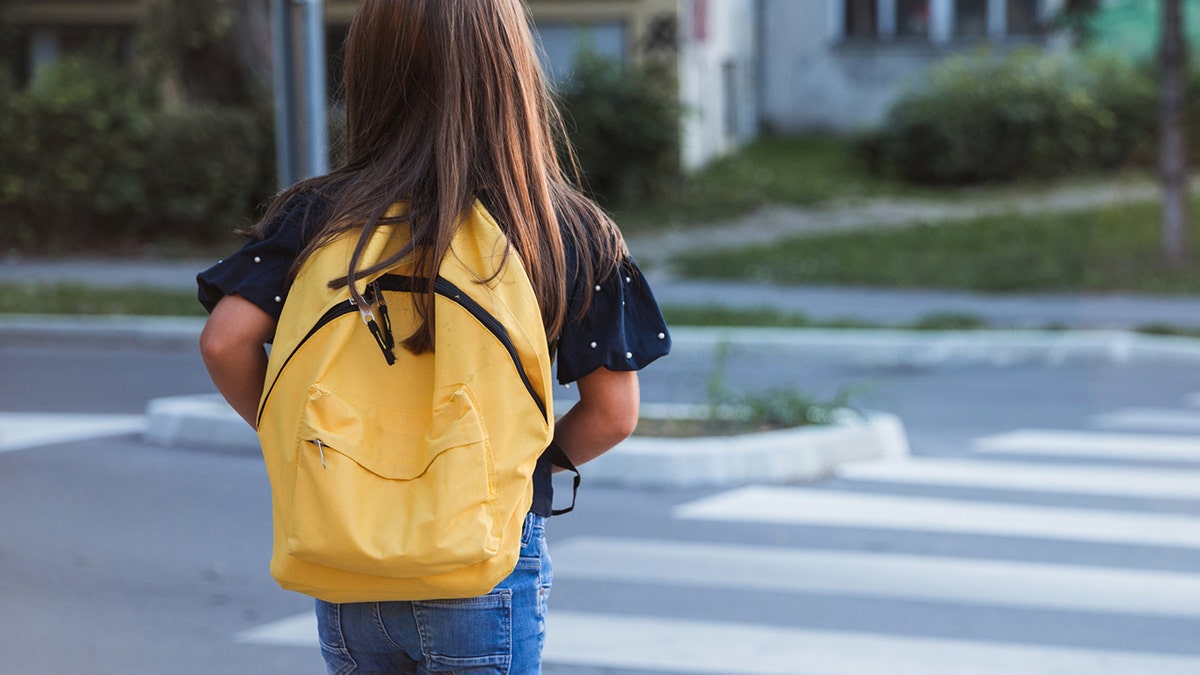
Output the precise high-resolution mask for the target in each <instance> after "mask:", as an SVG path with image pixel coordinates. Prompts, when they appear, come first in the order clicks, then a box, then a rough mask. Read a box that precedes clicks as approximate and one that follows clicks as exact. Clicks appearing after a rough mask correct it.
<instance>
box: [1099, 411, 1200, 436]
mask: <svg viewBox="0 0 1200 675" xmlns="http://www.w3.org/2000/svg"><path fill="white" fill-rule="evenodd" d="M1091 423H1092V425H1093V426H1096V427H1099V428H1101V429H1141V430H1145V431H1150V430H1153V431H1165V432H1180V433H1195V432H1197V431H1200V411H1197V410H1174V409H1161V408H1125V409H1124V410H1114V411H1112V412H1107V413H1103V414H1100V415H1096V416H1095V417H1093V418H1092V419H1091Z"/></svg>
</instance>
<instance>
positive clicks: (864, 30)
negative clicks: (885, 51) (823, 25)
mask: <svg viewBox="0 0 1200 675" xmlns="http://www.w3.org/2000/svg"><path fill="white" fill-rule="evenodd" d="M878 11H879V3H878V2H877V1H876V0H846V37H848V38H872V37H875V36H876V35H878V34H879V15H878Z"/></svg>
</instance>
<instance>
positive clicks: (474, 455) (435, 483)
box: [287, 385, 504, 578]
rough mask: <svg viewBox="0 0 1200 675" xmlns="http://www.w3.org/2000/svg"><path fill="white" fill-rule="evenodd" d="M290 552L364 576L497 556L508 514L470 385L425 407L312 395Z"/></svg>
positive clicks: (425, 572) (443, 568) (411, 573)
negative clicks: (501, 506) (501, 511)
mask: <svg viewBox="0 0 1200 675" xmlns="http://www.w3.org/2000/svg"><path fill="white" fill-rule="evenodd" d="M297 445H298V447H297V455H296V473H295V487H294V490H293V492H292V504H291V512H290V517H289V519H288V520H289V526H288V530H287V552H288V553H289V554H290V555H292V556H294V557H296V558H299V559H301V560H305V561H308V562H312V563H316V564H319V565H324V566H326V567H333V568H337V569H342V570H346V571H349V572H357V573H360V574H370V575H375V576H382V577H394V578H409V577H424V576H432V575H437V574H443V573H446V572H450V571H453V570H456V569H459V568H461V567H466V566H468V565H473V564H476V563H479V562H482V561H484V560H487V559H489V558H491V557H492V556H494V555H495V554H496V553H497V552H498V551H499V549H500V537H501V529H502V527H503V524H504V523H503V522H502V518H501V517H500V516H499V515H498V514H497V513H496V495H495V469H494V465H493V459H492V452H491V447H490V445H489V443H488V438H487V432H486V429H484V427H483V424H482V422H481V420H480V416H479V414H478V412H477V410H476V405H475V401H474V397H473V396H472V395H471V392H470V389H469V388H468V387H467V386H466V385H456V386H453V387H448V388H445V389H442V390H440V391H438V392H435V393H434V397H433V404H432V405H431V406H430V407H429V408H427V409H425V410H423V411H422V410H399V409H391V408H384V407H381V406H374V405H369V404H364V403H362V402H357V401H353V402H352V401H350V400H348V399H346V398H344V397H342V396H339V395H338V394H336V393H333V392H330V391H328V390H326V389H324V388H322V387H320V386H314V387H313V388H312V389H311V390H310V391H309V397H308V404H307V407H306V408H305V414H304V418H303V419H302V421H301V426H300V434H299V438H298V443H297Z"/></svg>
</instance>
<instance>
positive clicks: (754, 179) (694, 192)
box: [613, 136, 1153, 234]
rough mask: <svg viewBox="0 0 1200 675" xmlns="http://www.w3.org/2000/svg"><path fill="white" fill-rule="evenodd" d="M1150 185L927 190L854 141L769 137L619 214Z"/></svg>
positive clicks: (662, 219) (673, 216)
mask: <svg viewBox="0 0 1200 675" xmlns="http://www.w3.org/2000/svg"><path fill="white" fill-rule="evenodd" d="M1148 179H1150V180H1152V179H1153V176H1149V175H1147V174H1146V173H1145V172H1144V171H1141V170H1135V169H1129V170H1123V171H1121V172H1119V173H1118V174H1098V175H1083V176H1074V177H1069V178H1061V179H1055V180H1050V181H1046V180H1032V179H1029V180H1020V181H1017V182H1015V183H1006V184H1003V185H975V186H963V187H945V186H944V187H927V186H917V185H912V184H910V183H904V182H901V181H899V180H895V179H891V178H887V177H882V176H875V175H872V174H871V173H870V172H869V171H868V169H867V166H866V164H865V163H864V162H863V161H862V160H861V159H860V158H859V156H858V154H857V153H856V152H855V149H854V143H853V141H852V140H849V139H846V138H840V137H835V136H768V137H764V138H760V139H757V140H755V141H753V142H751V143H750V144H749V145H747V146H746V147H744V148H742V149H741V150H739V151H738V152H736V153H734V154H732V155H730V156H728V157H725V158H722V159H719V160H716V161H714V162H712V163H711V164H709V165H707V166H705V167H704V168H703V169H702V170H700V171H697V172H696V173H694V174H691V175H690V176H688V177H687V178H686V179H685V180H684V181H683V183H682V184H681V185H680V186H679V187H678V189H677V190H676V191H675V192H674V193H673V194H670V195H665V196H663V197H661V198H660V199H658V200H655V201H652V202H648V203H641V204H635V205H631V206H629V207H626V208H621V209H615V210H614V213H613V216H614V218H616V221H617V222H618V223H619V224H620V225H621V229H623V230H625V231H626V232H627V233H630V234H635V233H638V232H647V231H651V230H654V229H658V228H662V227H665V226H671V225H677V224H684V225H687V224H692V223H706V222H712V221H716V220H723V219H728V218H734V217H737V216H741V215H745V214H748V213H751V212H753V211H754V210H756V209H758V208H761V207H763V206H766V205H769V204H791V205H799V206H810V205H815V204H822V203H827V202H831V201H836V200H839V199H847V198H854V197H883V196H903V197H916V198H926V199H931V200H950V201H953V200H961V199H971V198H988V197H996V198H1004V197H1007V196H1011V197H1013V198H1019V197H1024V196H1028V195H1030V194H1037V193H1043V192H1047V191H1051V190H1055V189H1058V188H1063V187H1072V186H1083V185H1090V184H1094V183H1097V182H1101V183H1106V184H1109V183H1113V182H1117V183H1127V182H1140V181H1144V180H1148Z"/></svg>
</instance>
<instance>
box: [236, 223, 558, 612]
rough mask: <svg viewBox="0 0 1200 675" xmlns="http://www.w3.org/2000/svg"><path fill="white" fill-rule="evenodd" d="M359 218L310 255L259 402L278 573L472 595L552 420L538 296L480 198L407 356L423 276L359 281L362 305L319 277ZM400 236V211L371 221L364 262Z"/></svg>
mask: <svg viewBox="0 0 1200 675" xmlns="http://www.w3.org/2000/svg"><path fill="white" fill-rule="evenodd" d="M388 215H389V216H392V217H395V216H400V215H403V210H402V207H400V206H399V205H398V206H396V207H393V209H392V210H391V211H389V214H388ZM358 235H359V233H358V232H357V231H351V232H349V233H347V234H345V235H343V236H341V237H339V238H337V239H335V240H334V241H332V242H330V243H329V244H327V245H326V246H323V247H322V248H321V249H320V250H318V251H317V252H316V253H314V254H313V255H312V256H311V257H310V258H309V259H308V260H306V261H305V263H304V264H303V265H302V267H301V269H300V270H299V272H298V275H297V277H296V279H295V281H294V283H293V285H292V287H291V290H290V291H289V293H288V297H287V301H286V302H285V304H284V307H283V313H282V315H281V317H280V319H279V324H278V328H277V329H276V334H275V338H274V342H273V345H272V348H271V355H270V360H269V364H268V368H267V379H266V386H265V387H264V392H263V397H262V401H261V402H260V404H259V412H258V435H259V440H260V441H261V443H262V449H263V456H264V458H265V460H266V465H267V472H268V475H269V477H270V481H271V496H272V510H273V521H274V550H273V554H272V559H271V574H272V576H274V577H275V579H276V581H278V582H279V584H280V585H281V586H283V587H284V588H287V589H290V590H294V591H299V592H301V593H304V594H307V595H311V596H314V597H317V598H320V599H322V600H326V601H328V602H364V601H384V600H425V599H433V598H462V597H472V596H477V595H482V594H484V593H487V592H488V591H490V590H491V589H492V588H493V587H494V586H495V585H496V584H497V583H499V582H500V581H501V580H503V579H504V578H505V577H506V576H507V575H508V574H509V573H510V572H511V571H512V570H513V568H514V566H515V565H516V561H517V556H518V554H519V551H520V540H521V527H522V524H523V521H524V517H525V514H526V513H527V512H528V510H529V508H530V503H531V500H532V489H533V488H532V474H533V470H534V466H535V464H536V463H537V460H538V457H539V456H540V455H541V454H542V452H543V451H544V450H546V448H547V447H548V446H550V445H551V442H552V439H553V435H554V414H553V411H552V409H551V407H552V395H551V394H552V391H551V386H552V384H551V372H550V354H549V347H548V345H547V344H546V336H545V332H544V328H543V324H542V319H541V313H540V311H539V309H538V303H537V299H536V297H535V296H534V292H533V288H532V286H531V285H530V282H529V279H528V277H527V276H526V273H525V270H524V267H523V266H522V264H521V261H520V259H519V258H518V256H517V255H516V254H515V252H511V251H510V250H509V242H508V239H507V238H506V237H505V235H504V233H503V232H502V231H501V230H500V228H499V227H498V226H497V225H496V223H495V221H494V220H493V219H492V217H491V216H490V214H488V213H487V212H486V211H485V210H484V209H483V207H482V206H481V205H480V204H478V203H476V204H475V206H474V208H473V209H472V210H471V211H470V212H469V213H468V214H466V216H465V218H464V219H463V221H462V223H461V224H460V226H459V229H458V232H457V234H456V235H455V237H454V241H453V245H452V248H451V250H450V252H449V253H448V254H447V255H446V257H445V259H444V260H443V261H442V262H441V266H440V269H439V270H438V278H437V281H436V284H437V286H436V288H437V296H436V301H435V302H436V305H435V318H434V329H435V338H434V339H435V348H434V351H433V352H431V353H427V354H421V355H413V354H412V353H410V352H408V351H407V350H405V349H403V347H397V346H396V345H395V342H394V339H393V335H395V336H399V337H401V338H404V337H407V336H408V335H410V334H411V333H412V331H413V330H414V328H415V327H416V325H417V324H416V321H417V318H416V315H415V312H414V310H413V308H412V302H411V300H410V298H411V296H410V293H412V292H414V291H416V292H420V291H421V290H423V289H424V283H422V282H421V281H420V280H415V279H414V277H413V276H412V271H413V270H412V268H411V265H406V262H405V261H402V262H401V263H400V265H398V266H397V267H395V268H392V269H389V270H386V271H384V272H380V273H377V274H374V275H371V276H369V277H366V278H364V279H362V280H360V281H359V282H358V288H359V289H360V290H361V291H362V294H363V296H364V298H366V299H367V300H368V302H369V306H368V307H363V308H360V307H358V306H357V305H355V303H354V301H353V300H351V299H350V293H349V290H348V289H344V288H343V289H340V290H333V289H330V288H329V287H328V282H329V280H330V279H334V278H337V277H344V276H345V274H346V270H347V266H348V264H349V260H350V254H351V252H352V251H353V249H354V245H355V243H356V242H357V240H358ZM407 239H408V227H407V225H406V224H400V225H393V226H384V227H381V228H380V229H379V230H378V231H377V232H376V233H375V234H374V235H373V236H372V238H371V239H370V241H369V243H368V246H367V248H366V250H365V252H364V255H363V256H362V258H361V262H360V269H365V268H366V267H368V266H370V265H372V264H374V263H375V262H376V261H378V260H382V259H384V258H385V257H387V256H388V255H391V254H393V253H395V252H397V251H399V250H400V249H401V248H402V247H403V246H404V244H405V243H407ZM506 253H510V254H509V255H507V256H506ZM364 324H365V325H364ZM393 361H394V363H393Z"/></svg>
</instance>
